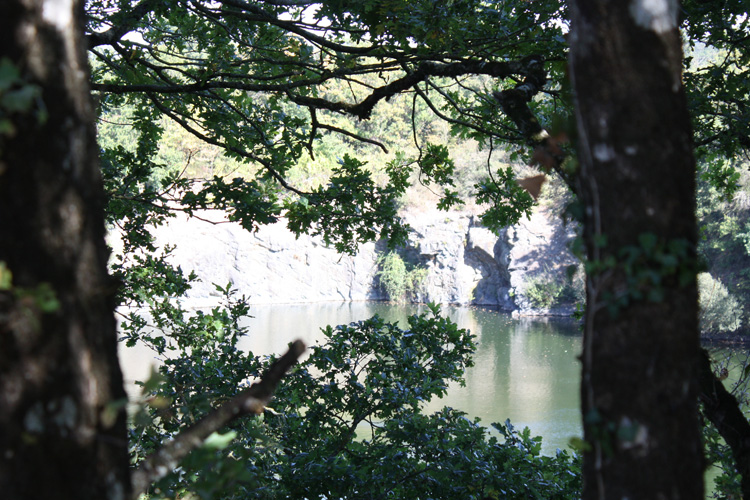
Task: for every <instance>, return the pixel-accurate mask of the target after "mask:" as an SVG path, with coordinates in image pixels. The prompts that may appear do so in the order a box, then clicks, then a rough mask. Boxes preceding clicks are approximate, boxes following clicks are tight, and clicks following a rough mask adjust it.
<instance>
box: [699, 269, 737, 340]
mask: <svg viewBox="0 0 750 500" xmlns="http://www.w3.org/2000/svg"><path fill="white" fill-rule="evenodd" d="M698 293H699V294H700V306H701V309H700V310H701V312H700V326H701V331H704V332H734V331H737V330H738V329H739V328H740V326H741V325H742V308H741V307H740V304H739V302H738V301H737V299H736V298H735V297H733V296H732V295H731V294H730V293H729V291H728V290H727V287H725V286H724V284H723V283H721V281H719V280H716V279H714V278H713V277H712V276H711V275H710V274H709V273H700V274H699V275H698Z"/></svg>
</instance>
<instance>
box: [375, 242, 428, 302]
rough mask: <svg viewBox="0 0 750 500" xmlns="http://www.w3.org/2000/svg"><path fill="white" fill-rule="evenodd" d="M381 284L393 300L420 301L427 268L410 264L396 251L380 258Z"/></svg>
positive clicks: (379, 277) (379, 279) (379, 275)
mask: <svg viewBox="0 0 750 500" xmlns="http://www.w3.org/2000/svg"><path fill="white" fill-rule="evenodd" d="M378 267H379V268H380V270H379V271H378V273H377V276H378V281H379V282H380V286H381V287H382V288H383V290H384V291H385V293H386V294H387V295H388V299H389V300H391V301H393V302H404V301H406V300H413V301H415V302H417V301H419V299H420V295H421V292H422V287H423V284H424V280H425V278H426V277H427V269H425V268H423V267H418V266H412V265H409V264H408V263H406V262H405V261H404V259H402V258H401V256H400V255H399V254H398V253H396V252H388V253H386V254H384V255H381V256H380V257H379V258H378Z"/></svg>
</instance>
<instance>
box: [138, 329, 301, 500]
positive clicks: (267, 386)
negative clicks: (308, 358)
mask: <svg viewBox="0 0 750 500" xmlns="http://www.w3.org/2000/svg"><path fill="white" fill-rule="evenodd" d="M304 350H305V344H304V343H302V341H300V340H297V341H295V342H294V343H292V344H291V345H290V346H289V350H288V351H287V352H286V354H284V355H283V356H282V357H281V358H279V359H278V360H276V362H274V363H273V364H272V365H271V366H270V367H269V369H268V371H267V372H266V373H265V374H264V375H263V377H262V378H261V380H260V381H259V382H256V383H255V384H253V385H252V386H250V387H249V388H248V389H245V390H244V391H242V392H241V393H239V394H238V395H237V396H235V397H234V398H232V399H231V400H229V401H228V402H227V403H225V404H223V405H221V406H220V407H219V408H217V409H216V410H214V411H213V412H211V413H209V414H208V415H206V416H205V417H203V418H202V419H201V420H199V421H198V422H197V423H196V424H195V425H193V426H191V427H189V428H187V429H185V430H184V431H182V432H180V433H179V434H178V435H177V436H176V437H175V438H174V439H173V440H171V441H168V442H166V443H164V444H163V445H162V446H161V448H159V449H158V450H157V451H156V452H154V453H153V454H152V455H150V456H149V457H148V458H146V459H145V460H144V461H143V462H141V464H140V465H139V466H138V469H136V470H135V471H134V472H133V475H132V482H133V492H132V496H131V499H132V500H137V499H138V498H139V497H140V496H141V494H143V493H145V492H146V491H147V490H148V488H149V486H150V485H151V484H153V483H154V482H155V481H158V480H159V479H161V478H163V477H164V476H166V475H167V474H168V473H170V472H171V471H172V470H174V469H175V467H177V465H178V464H179V463H180V461H181V460H182V459H183V458H185V457H186V456H187V455H188V453H190V452H191V451H193V450H194V449H196V448H198V447H199V446H201V444H203V441H204V440H205V439H206V438H207V437H208V436H210V435H211V434H212V433H214V432H216V431H218V430H219V429H221V428H222V427H224V426H225V425H227V424H228V423H229V422H231V421H232V420H234V419H236V418H238V417H241V416H244V415H252V414H259V413H262V412H263V410H264V408H265V407H266V405H267V404H268V403H269V401H270V400H271V398H272V397H273V393H274V392H275V391H276V387H278V385H279V382H280V381H281V379H282V378H283V377H284V375H285V374H286V372H287V371H289V369H290V368H291V367H292V366H293V365H294V364H295V363H296V362H297V359H298V358H299V357H300V356H301V355H302V353H303V352H304Z"/></svg>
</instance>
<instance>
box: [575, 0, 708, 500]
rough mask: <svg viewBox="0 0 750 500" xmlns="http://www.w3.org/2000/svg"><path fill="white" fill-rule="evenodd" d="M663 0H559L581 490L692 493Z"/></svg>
mask: <svg viewBox="0 0 750 500" xmlns="http://www.w3.org/2000/svg"><path fill="white" fill-rule="evenodd" d="M678 8H679V5H678V4H677V2H675V1H671V0H663V1H659V2H647V1H644V0H634V1H632V2H605V1H601V0H597V1H593V0H591V1H588V0H577V1H573V2H571V20H572V24H571V28H572V31H571V54H570V68H571V78H572V81H573V88H574V92H575V95H576V113H577V121H578V138H577V139H578V147H579V162H580V177H579V179H580V186H579V194H580V197H581V200H582V202H583V204H584V209H585V215H584V241H585V245H586V251H587V254H588V259H589V264H588V266H589V278H588V284H587V299H588V306H587V309H588V310H587V317H586V322H585V332H584V349H583V356H582V358H583V378H582V387H581V396H582V407H583V408H582V409H583V418H584V439H585V441H586V442H587V443H588V446H589V447H590V449H589V450H588V451H587V452H586V453H585V454H584V492H583V497H584V498H585V499H593V498H599V499H602V498H613V499H614V498H616V499H625V498H630V499H657V498H663V499H668V498H669V499H677V498H680V499H688V498H692V499H702V498H703V460H702V447H701V440H700V428H699V422H698V409H697V399H698V387H697V379H696V377H695V376H694V374H695V369H696V367H697V360H698V352H699V347H700V346H699V334H698V319H697V318H698V311H697V308H698V296H697V290H696V283H695V269H696V265H695V245H696V238H697V237H696V235H697V230H696V222H695V215H694V178H695V164H694V159H693V154H692V141H691V131H690V125H689V117H688V113H687V108H686V103H685V97H684V94H683V90H682V83H681V73H680V69H681V44H680V37H679V33H678V31H677V28H676V18H677V12H678Z"/></svg>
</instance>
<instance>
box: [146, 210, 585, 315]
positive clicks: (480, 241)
mask: <svg viewBox="0 0 750 500" xmlns="http://www.w3.org/2000/svg"><path fill="white" fill-rule="evenodd" d="M406 219H407V221H408V222H409V224H410V225H411V227H412V228H413V232H412V233H411V235H410V238H409V244H408V247H407V248H406V249H404V250H403V253H404V255H406V256H407V257H408V259H409V260H410V261H412V262H414V263H418V264H421V265H423V266H424V267H426V268H427V269H428V273H427V277H426V279H425V282H424V287H423V288H424V290H423V293H422V295H421V297H420V299H421V300H422V301H425V302H428V301H431V302H439V303H450V304H475V305H486V306H494V307H498V308H500V309H503V310H514V311H518V312H519V313H521V314H537V313H540V312H541V313H549V312H552V313H560V312H564V313H568V312H569V310H570V307H566V308H563V309H560V310H553V311H539V310H538V309H535V307H534V304H533V303H532V302H531V301H530V300H529V299H528V298H527V296H526V295H527V294H526V289H527V286H528V283H529V277H530V276H534V275H539V274H540V273H544V274H545V275H555V276H559V275H561V273H562V272H563V271H562V270H563V268H564V267H565V266H567V265H569V264H571V263H573V262H574V261H573V258H572V256H571V255H570V254H569V252H567V249H566V243H567V241H568V240H569V239H570V238H571V237H572V231H570V230H567V229H566V228H564V227H563V226H562V224H561V223H560V221H559V220H557V219H556V218H553V217H549V216H548V215H547V214H546V213H545V211H543V210H537V211H536V212H535V213H534V215H533V216H532V217H531V219H530V220H524V221H522V222H521V223H520V224H518V225H516V226H513V227H510V228H507V229H506V230H504V231H503V232H502V234H500V235H496V234H494V233H492V232H491V231H489V230H488V229H486V228H484V227H481V226H480V225H479V224H478V223H476V220H475V218H474V217H473V216H471V215H467V214H446V213H443V212H434V213H427V214H420V215H418V216H413V215H412V216H407V217H406ZM154 235H155V236H156V239H157V243H158V244H160V245H163V244H167V243H169V244H171V245H175V246H176V250H175V251H174V252H173V258H172V262H173V263H174V264H178V265H180V266H181V267H182V269H183V270H185V271H186V272H187V271H191V270H193V271H195V273H196V274H197V275H198V277H199V278H200V279H201V281H200V282H199V283H197V284H196V285H195V286H194V287H193V289H192V290H191V291H190V294H189V298H188V300H189V304H190V305H191V306H198V307H201V306H207V305H212V304H213V303H215V302H216V298H217V292H216V290H215V288H214V286H213V284H214V283H216V284H219V285H225V284H227V283H228V282H231V283H233V285H234V287H235V288H237V289H238V290H239V292H240V293H241V294H244V295H245V296H246V297H247V298H248V299H249V301H250V302H251V303H272V302H273V303H299V302H322V301H345V302H348V301H367V300H384V299H385V298H386V296H385V294H384V293H383V291H382V290H380V289H379V286H378V280H377V271H378V268H377V262H376V261H377V257H378V255H379V254H380V252H382V251H383V250H384V249H385V245H383V244H382V242H381V243H378V244H373V243H370V244H367V245H363V246H362V247H361V249H360V252H359V253H358V254H357V255H356V256H347V255H340V254H338V253H336V251H335V250H333V249H331V248H326V247H325V246H324V245H323V243H322V241H321V240H320V239H318V238H313V237H310V236H301V237H300V238H298V239H296V238H295V237H294V235H293V234H292V233H290V232H289V231H288V230H287V229H286V228H285V227H284V225H283V223H278V224H274V225H271V226H266V227H263V228H261V229H260V230H259V231H258V232H256V233H250V232H247V231H245V230H243V229H242V228H241V227H239V226H238V225H236V224H232V223H226V222H225V223H220V224H210V223H207V222H204V221H201V220H198V219H190V220H187V219H185V218H177V219H173V220H171V221H170V223H169V224H168V225H166V226H163V227H160V228H158V229H157V230H155V231H154Z"/></svg>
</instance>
